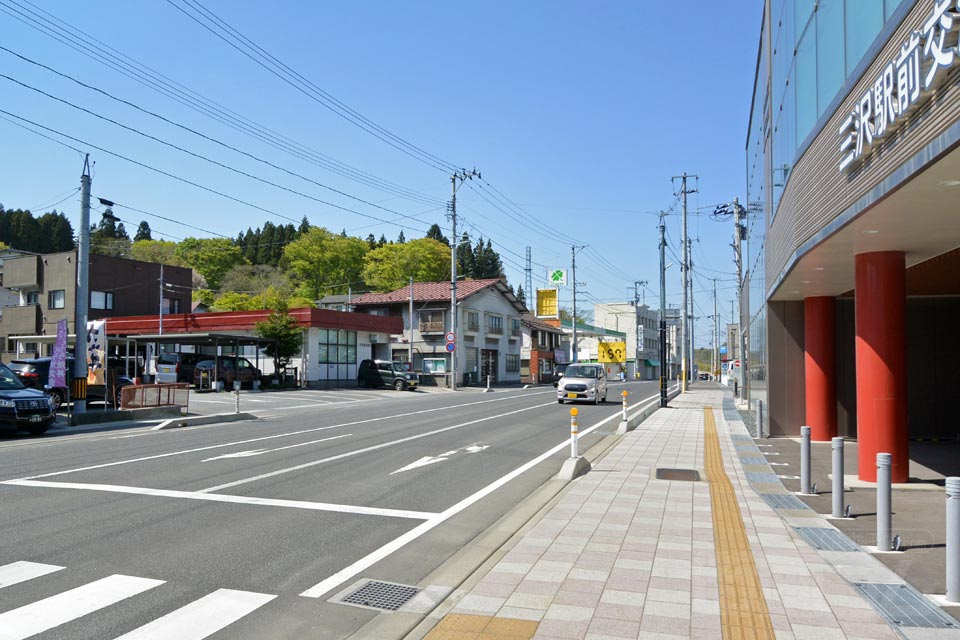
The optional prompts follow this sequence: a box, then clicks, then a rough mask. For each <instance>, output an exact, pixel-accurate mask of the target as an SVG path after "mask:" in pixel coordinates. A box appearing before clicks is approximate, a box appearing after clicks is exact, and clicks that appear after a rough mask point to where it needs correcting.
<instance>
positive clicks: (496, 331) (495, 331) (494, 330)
mask: <svg viewBox="0 0 960 640" xmlns="http://www.w3.org/2000/svg"><path fill="white" fill-rule="evenodd" d="M487 335H488V336H502V335H503V327H487Z"/></svg>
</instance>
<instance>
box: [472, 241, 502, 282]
mask: <svg viewBox="0 0 960 640" xmlns="http://www.w3.org/2000/svg"><path fill="white" fill-rule="evenodd" d="M471 275H472V277H474V278H499V277H501V276H502V275H503V263H502V262H501V261H500V254H498V253H497V252H496V251H494V250H493V247H492V245H491V244H490V240H487V244H486V245H484V244H483V238H480V239H479V240H478V241H477V244H476V246H475V247H474V248H473V273H472V274H471Z"/></svg>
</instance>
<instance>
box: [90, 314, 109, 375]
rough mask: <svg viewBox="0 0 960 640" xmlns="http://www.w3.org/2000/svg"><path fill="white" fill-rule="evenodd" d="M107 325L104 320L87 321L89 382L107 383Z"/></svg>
mask: <svg viewBox="0 0 960 640" xmlns="http://www.w3.org/2000/svg"><path fill="white" fill-rule="evenodd" d="M106 351H107V325H106V321H104V320H93V321H90V322H88V323H87V384H91V385H94V384H105V378H106V375H105V374H106V369H105V366H106V362H105V360H106V358H105V355H106Z"/></svg>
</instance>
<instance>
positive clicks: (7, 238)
mask: <svg viewBox="0 0 960 640" xmlns="http://www.w3.org/2000/svg"><path fill="white" fill-rule="evenodd" d="M0 242H4V243H6V244H7V246H9V247H12V248H14V249H21V250H23V251H35V252H37V253H56V252H58V251H70V250H71V249H73V248H74V240H73V226H72V225H71V224H70V221H69V220H68V219H67V217H66V216H65V215H63V214H62V213H58V212H57V211H51V212H49V213H45V214H43V215H42V216H40V217H39V218H34V217H33V214H32V213H30V211H28V210H22V209H4V208H3V207H2V206H0Z"/></svg>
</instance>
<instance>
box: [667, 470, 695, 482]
mask: <svg viewBox="0 0 960 640" xmlns="http://www.w3.org/2000/svg"><path fill="white" fill-rule="evenodd" d="M657 480H686V481H687V482H697V481H698V480H700V472H699V471H697V470H696V469H665V468H658V469H657Z"/></svg>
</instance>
